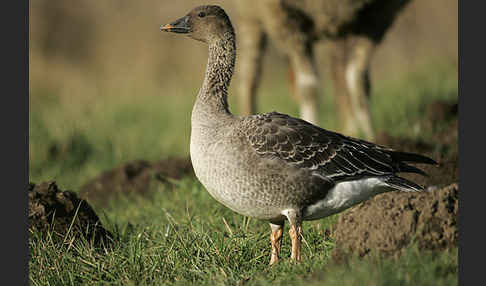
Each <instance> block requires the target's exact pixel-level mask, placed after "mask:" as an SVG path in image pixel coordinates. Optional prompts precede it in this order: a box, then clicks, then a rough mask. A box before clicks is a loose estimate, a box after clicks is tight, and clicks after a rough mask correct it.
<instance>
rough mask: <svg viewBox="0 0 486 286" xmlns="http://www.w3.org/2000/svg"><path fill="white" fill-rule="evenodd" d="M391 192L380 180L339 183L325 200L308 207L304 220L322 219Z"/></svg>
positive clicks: (371, 179) (367, 179)
mask: <svg viewBox="0 0 486 286" xmlns="http://www.w3.org/2000/svg"><path fill="white" fill-rule="evenodd" d="M388 190H390V188H388V187H387V184H386V183H384V182H382V181H381V180H380V179H378V178H366V179H361V180H355V181H347V182H341V183H338V184H337V185H336V186H334V188H332V189H331V190H330V191H329V192H328V193H327V196H326V197H325V198H323V199H322V200H320V201H317V202H315V203H314V204H312V205H310V206H309V207H307V208H306V209H305V211H304V220H314V219H320V218H324V217H327V216H330V215H332V214H335V213H338V212H341V211H343V210H345V209H347V208H350V207H352V206H354V205H356V204H359V203H361V202H363V201H365V200H367V199H370V198H372V197H373V196H375V195H377V194H380V193H383V192H386V191H388Z"/></svg>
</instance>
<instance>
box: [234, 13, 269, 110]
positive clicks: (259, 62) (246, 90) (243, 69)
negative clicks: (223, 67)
mask: <svg viewBox="0 0 486 286" xmlns="http://www.w3.org/2000/svg"><path fill="white" fill-rule="evenodd" d="M239 30H240V31H239V33H238V35H239V39H238V44H239V47H238V49H239V57H238V65H237V68H238V76H239V93H238V94H239V104H240V107H239V109H240V112H241V114H242V115H249V114H255V113H256V112H257V106H256V93H257V89H258V86H259V83H260V77H261V74H262V66H263V55H264V53H265V49H266V42H267V41H266V35H265V33H264V31H263V27H262V24H261V23H260V21H259V20H258V19H256V18H252V17H249V15H247V14H244V15H242V16H241V17H240V20H239Z"/></svg>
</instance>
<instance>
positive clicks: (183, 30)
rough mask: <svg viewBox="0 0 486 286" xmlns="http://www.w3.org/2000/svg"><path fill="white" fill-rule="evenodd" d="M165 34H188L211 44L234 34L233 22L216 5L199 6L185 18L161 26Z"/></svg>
mask: <svg viewBox="0 0 486 286" xmlns="http://www.w3.org/2000/svg"><path fill="white" fill-rule="evenodd" d="M160 30H161V31H164V32H171V33H179V34H187V35H188V36H189V37H191V38H193V39H195V40H198V41H201V42H205V43H211V42H213V41H214V40H218V39H221V38H223V37H224V36H225V35H227V34H228V33H230V34H233V27H232V25H231V21H230V19H229V17H228V15H227V14H226V13H225V11H224V10H223V9H222V8H221V7H219V6H215V5H205V6H199V7H196V8H194V9H192V10H191V11H190V12H189V13H187V14H186V15H185V16H184V17H182V18H179V19H177V20H175V21H174V22H171V23H170V24H166V25H161V26H160Z"/></svg>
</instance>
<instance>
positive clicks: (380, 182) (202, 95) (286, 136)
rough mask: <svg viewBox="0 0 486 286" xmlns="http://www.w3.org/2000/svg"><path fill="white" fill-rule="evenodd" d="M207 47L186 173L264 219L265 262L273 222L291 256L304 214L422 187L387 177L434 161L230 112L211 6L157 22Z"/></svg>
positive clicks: (281, 120)
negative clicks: (287, 236) (267, 236)
mask: <svg viewBox="0 0 486 286" xmlns="http://www.w3.org/2000/svg"><path fill="white" fill-rule="evenodd" d="M161 30H162V31H166V32H173V33H180V34H186V35H188V36H189V37H191V38H193V39H195V40H198V41H202V42H204V43H206V44H208V45H209V59H208V63H207V67H206V73H205V76H204V81H203V84H202V87H201V89H200V90H199V93H198V95H197V98H196V101H195V104H194V107H193V110H192V118H191V124H192V126H191V143H190V155H191V160H192V164H193V167H194V171H195V173H196V176H197V178H198V179H199V180H200V181H201V183H202V184H203V185H204V187H205V188H206V189H207V191H208V192H209V193H210V194H211V196H212V197H213V198H215V199H216V200H217V201H219V202H220V203H222V204H223V205H225V206H226V207H228V208H230V209H232V210H233V211H235V212H237V213H239V214H242V215H245V216H250V217H255V218H257V219H262V220H266V221H268V222H269V223H270V226H271V230H272V233H271V236H270V238H271V246H272V252H271V258H270V264H273V263H275V262H277V261H278V259H279V252H280V246H281V242H282V235H283V231H282V230H283V226H284V223H285V221H286V220H288V221H289V223H290V230H289V234H290V237H291V241H292V252H291V258H292V259H294V260H297V261H300V260H301V254H300V248H301V237H302V228H301V224H302V222H303V221H305V220H315V219H320V218H324V217H327V216H329V215H332V214H334V213H338V212H340V211H343V210H345V209H346V208H349V207H351V206H353V205H356V204H358V203H360V202H362V201H364V200H367V199H369V198H371V197H372V196H374V195H376V194H379V193H383V192H387V191H393V190H398V191H419V190H422V187H421V186H419V185H417V184H415V183H413V182H411V181H409V180H406V179H404V178H401V177H399V176H397V173H399V172H412V173H419V174H424V173H423V172H422V171H421V170H420V169H418V168H416V167H413V166H411V165H409V164H407V163H427V164H435V162H434V161H433V160H432V159H429V158H427V157H424V156H422V155H418V154H411V153H404V152H397V151H394V150H392V149H389V148H386V147H383V146H379V145H376V144H373V143H370V142H366V141H363V140H359V139H355V138H351V137H347V136H344V135H341V134H338V133H335V132H331V131H327V130H325V129H322V128H320V127H317V126H315V125H312V124H311V123H309V122H307V121H304V120H301V119H297V118H293V117H290V116H288V115H285V114H281V113H277V112H271V113H267V114H258V115H250V116H243V117H240V116H235V115H233V114H232V113H231V112H230V110H229V108H228V103H227V92H228V86H229V84H230V81H231V77H232V75H233V69H234V66H235V58H236V47H235V33H234V30H233V26H232V25H231V22H230V19H229V18H228V16H227V14H226V13H225V12H224V10H223V9H222V8H221V7H219V6H200V7H197V8H194V9H193V10H191V11H190V12H189V13H188V14H187V15H186V16H184V17H182V18H180V19H178V20H176V21H174V22H172V23H170V24H167V25H164V26H161Z"/></svg>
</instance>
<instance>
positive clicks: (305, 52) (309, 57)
mask: <svg viewBox="0 0 486 286" xmlns="http://www.w3.org/2000/svg"><path fill="white" fill-rule="evenodd" d="M290 63H291V68H292V69H293V71H294V72H295V83H296V88H295V90H296V93H297V98H298V100H299V106H300V117H301V118H302V119H304V120H306V121H309V122H310V123H313V124H316V125H319V97H318V87H319V84H318V82H319V77H318V75H317V71H316V67H315V61H314V57H313V54H312V46H310V44H308V47H306V48H305V49H296V50H294V51H293V52H292V53H291V55H290Z"/></svg>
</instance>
